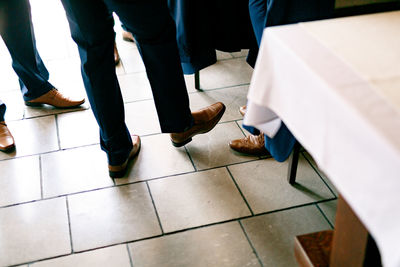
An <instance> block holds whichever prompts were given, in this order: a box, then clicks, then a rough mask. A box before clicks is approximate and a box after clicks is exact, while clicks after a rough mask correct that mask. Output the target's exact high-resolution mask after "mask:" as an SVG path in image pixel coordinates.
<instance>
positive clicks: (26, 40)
mask: <svg viewBox="0 0 400 267" xmlns="http://www.w3.org/2000/svg"><path fill="white" fill-rule="evenodd" d="M0 34H1V37H2V38H3V40H4V43H5V44H6V46H7V48H8V50H9V52H10V55H11V58H12V66H13V68H14V71H15V72H16V73H17V75H18V77H19V82H20V85H21V91H22V95H23V97H24V100H25V101H29V100H32V99H35V98H37V97H39V96H41V95H43V94H45V93H47V92H48V91H50V90H51V89H52V88H53V87H54V86H53V85H51V84H50V83H49V82H48V79H49V72H48V71H47V69H46V67H45V66H44V64H43V61H42V59H41V58H40V56H39V53H38V51H37V49H36V41H35V36H34V31H33V27H32V20H31V8H30V5H29V1H28V0H12V1H0Z"/></svg>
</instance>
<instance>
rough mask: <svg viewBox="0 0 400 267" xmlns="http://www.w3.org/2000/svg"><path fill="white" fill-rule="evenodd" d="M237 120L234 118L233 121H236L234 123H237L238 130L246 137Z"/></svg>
mask: <svg viewBox="0 0 400 267" xmlns="http://www.w3.org/2000/svg"><path fill="white" fill-rule="evenodd" d="M242 120H243V119H242ZM238 121H239V120H235V123H236V125H237V127H239V130H240V131H241V132H242V134H243V137H246V133H245V132H244V131H243V128H242V127H240V125H239V122H238Z"/></svg>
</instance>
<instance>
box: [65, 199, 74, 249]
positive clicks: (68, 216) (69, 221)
mask: <svg viewBox="0 0 400 267" xmlns="http://www.w3.org/2000/svg"><path fill="white" fill-rule="evenodd" d="M65 205H66V207H67V219H68V232H69V242H70V246H71V253H74V244H73V242H72V227H71V214H70V212H69V200H68V196H65Z"/></svg>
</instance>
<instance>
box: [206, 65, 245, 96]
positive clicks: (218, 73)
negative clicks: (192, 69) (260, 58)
mask: <svg viewBox="0 0 400 267" xmlns="http://www.w3.org/2000/svg"><path fill="white" fill-rule="evenodd" d="M252 73H253V69H252V68H251V67H250V66H249V65H248V64H247V63H246V58H235V59H230V60H221V61H218V62H217V63H216V64H214V65H212V66H210V67H207V68H205V69H203V70H201V71H200V86H201V88H202V89H203V90H208V89H215V88H223V87H229V86H235V85H244V84H249V83H250V79H251V75H252Z"/></svg>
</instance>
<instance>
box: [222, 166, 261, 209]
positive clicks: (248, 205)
mask: <svg viewBox="0 0 400 267" xmlns="http://www.w3.org/2000/svg"><path fill="white" fill-rule="evenodd" d="M225 168H226V170H227V171H228V173H229V175H230V176H231V179H232V181H233V183H234V184H235V186H236V188H237V190H238V191H239V193H240V195H241V196H242V198H243V200H244V202H245V203H246V205H247V208H248V209H249V210H250V212H251V216H254V212H253V210H252V209H251V207H250V204H249V202H247V199H246V197H245V196H244V194H243V192H242V190H241V189H240V187H239V185H238V184H237V183H236V180H235V178H234V177H233V175H232V173H231V171H230V170H229V168H228V167H225Z"/></svg>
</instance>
